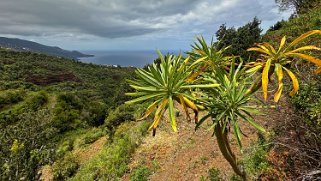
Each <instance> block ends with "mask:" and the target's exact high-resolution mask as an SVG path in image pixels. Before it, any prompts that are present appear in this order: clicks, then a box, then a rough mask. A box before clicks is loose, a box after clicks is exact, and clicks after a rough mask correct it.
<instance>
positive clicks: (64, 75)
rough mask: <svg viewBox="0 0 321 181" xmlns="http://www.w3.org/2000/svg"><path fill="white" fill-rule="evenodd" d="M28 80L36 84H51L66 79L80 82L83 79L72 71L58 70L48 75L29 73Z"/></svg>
mask: <svg viewBox="0 0 321 181" xmlns="http://www.w3.org/2000/svg"><path fill="white" fill-rule="evenodd" d="M27 81H28V82H32V83H34V84H36V85H50V84H54V83H59V82H65V81H72V82H80V81H81V80H80V79H79V78H78V77H77V76H76V75H74V74H73V73H71V72H58V73H52V74H50V73H49V74H46V75H29V76H28V77H27Z"/></svg>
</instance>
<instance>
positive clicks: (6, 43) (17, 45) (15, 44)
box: [0, 37, 92, 59]
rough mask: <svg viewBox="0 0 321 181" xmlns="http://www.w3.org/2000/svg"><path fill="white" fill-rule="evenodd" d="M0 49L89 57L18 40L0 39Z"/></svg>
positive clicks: (65, 56) (75, 52) (68, 56)
mask: <svg viewBox="0 0 321 181" xmlns="http://www.w3.org/2000/svg"><path fill="white" fill-rule="evenodd" d="M0 47H1V48H9V49H13V50H16V51H30V52H35V53H42V54H46V55H51V56H58V57H64V58H70V59H78V58H81V57H90V56H92V55H86V54H83V53H81V52H78V51H69V50H64V49H61V48H59V47H53V46H46V45H42V44H39V43H36V42H33V41H28V40H22V39H18V38H5V37H0Z"/></svg>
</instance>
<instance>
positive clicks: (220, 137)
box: [215, 124, 247, 180]
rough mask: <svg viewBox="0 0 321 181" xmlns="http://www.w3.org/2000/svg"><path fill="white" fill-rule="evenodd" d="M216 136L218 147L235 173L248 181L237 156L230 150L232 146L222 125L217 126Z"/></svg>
mask: <svg viewBox="0 0 321 181" xmlns="http://www.w3.org/2000/svg"><path fill="white" fill-rule="evenodd" d="M215 136H216V139H217V143H218V146H219V148H220V150H221V152H222V154H223V156H224V158H225V159H226V160H227V161H228V162H229V164H230V165H231V166H232V168H233V171H234V172H235V173H236V174H237V175H239V176H240V177H242V179H243V180H247V179H246V173H245V172H244V171H241V169H240V168H239V166H238V165H237V161H236V158H235V155H234V154H233V153H232V150H231V148H230V145H229V142H228V139H227V134H226V132H225V133H223V130H222V126H221V125H220V124H217V126H216V127H215ZM224 137H226V138H224Z"/></svg>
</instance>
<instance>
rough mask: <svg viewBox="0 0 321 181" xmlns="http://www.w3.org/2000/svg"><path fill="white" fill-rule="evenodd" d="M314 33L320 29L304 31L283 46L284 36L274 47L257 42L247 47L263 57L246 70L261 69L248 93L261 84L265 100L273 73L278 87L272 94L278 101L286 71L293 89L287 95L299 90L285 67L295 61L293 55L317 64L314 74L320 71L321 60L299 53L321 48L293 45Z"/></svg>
mask: <svg viewBox="0 0 321 181" xmlns="http://www.w3.org/2000/svg"><path fill="white" fill-rule="evenodd" d="M314 34H320V35H321V31H320V30H312V31H309V32H306V33H304V34H302V35H301V36H299V37H298V38H296V39H295V40H294V41H292V42H291V43H290V44H289V45H288V46H285V44H286V36H284V37H283V38H282V40H281V42H280V45H279V46H278V48H274V47H273V46H272V45H271V44H269V43H262V44H257V45H256V47H252V48H249V49H248V51H256V52H259V53H261V55H262V57H263V59H261V60H263V61H262V62H256V63H252V68H251V69H249V70H248V71H247V72H255V71H258V70H263V71H262V74H261V78H257V79H256V81H255V82H254V84H253V86H252V87H251V88H250V89H249V91H248V93H253V92H255V91H256V90H258V89H259V88H260V86H262V90H263V95H264V99H265V100H266V99H267V96H268V82H269V79H270V77H271V76H272V74H273V73H275V74H276V77H277V80H278V89H277V91H276V93H275V94H274V101H275V102H278V101H279V99H280V96H281V94H282V90H283V77H284V72H286V73H287V74H288V75H289V77H290V78H291V80H292V84H293V89H292V91H291V92H290V93H289V95H290V96H294V95H295V94H296V93H297V91H298V90H299V81H298V79H297V78H296V76H295V74H294V73H293V72H292V71H291V70H290V69H288V68H286V66H287V65H288V64H290V63H292V62H293V61H295V59H293V58H294V57H297V58H301V59H304V60H307V61H309V62H311V63H313V64H315V65H317V67H318V68H317V69H316V71H315V73H316V74H319V73H321V60H320V59H318V58H316V57H313V56H310V55H307V54H304V53H301V52H302V51H306V50H321V49H320V48H318V47H316V46H313V45H307V46H301V47H295V45H297V44H298V43H300V42H301V41H303V40H304V39H306V38H307V37H309V36H311V35H314Z"/></svg>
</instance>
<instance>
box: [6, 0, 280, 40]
mask: <svg viewBox="0 0 321 181" xmlns="http://www.w3.org/2000/svg"><path fill="white" fill-rule="evenodd" d="M273 2H274V0H54V1H53V0H2V1H0V24H1V28H0V34H10V35H20V36H35V37H36V36H59V35H60V34H61V36H62V37H63V36H64V35H65V34H66V33H67V34H71V35H75V37H82V39H84V37H86V35H87V36H96V37H104V38H122V37H124V38H125V37H133V36H137V35H144V36H155V37H162V36H163V37H166V36H168V37H170V36H172V35H171V34H174V35H175V36H179V35H178V34H180V33H181V32H184V34H185V35H186V34H193V33H195V32H206V33H209V32H212V33H214V32H215V30H216V29H217V28H218V27H219V25H220V24H222V23H227V24H228V25H233V26H240V25H242V24H244V23H246V22H247V21H249V20H251V19H252V18H253V17H254V16H258V17H259V18H260V19H262V20H269V21H270V20H273V19H276V18H277V17H278V15H277V14H275V13H272V12H271V8H272V6H273ZM195 30H197V31H195ZM85 39H86V38H85Z"/></svg>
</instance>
